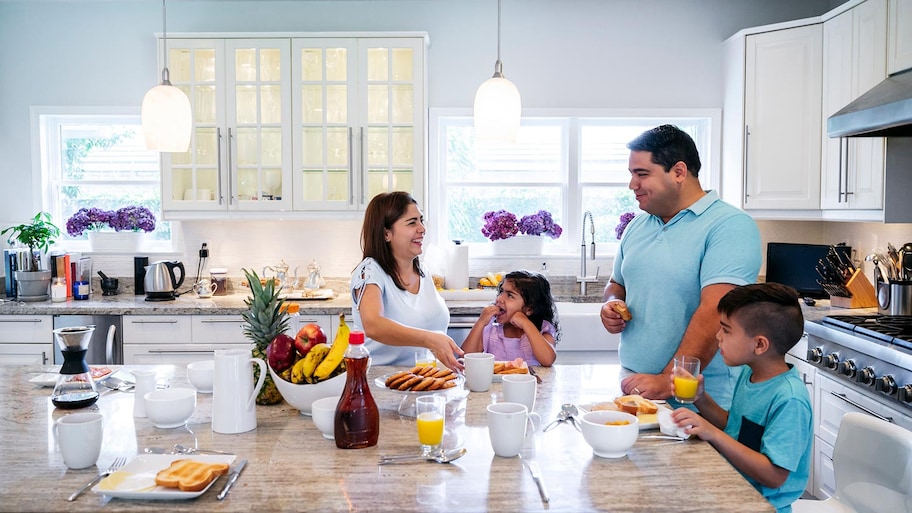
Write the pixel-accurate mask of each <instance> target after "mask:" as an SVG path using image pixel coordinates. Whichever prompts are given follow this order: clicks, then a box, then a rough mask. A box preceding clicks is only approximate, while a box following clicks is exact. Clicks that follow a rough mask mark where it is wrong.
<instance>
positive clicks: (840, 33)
mask: <svg viewBox="0 0 912 513" xmlns="http://www.w3.org/2000/svg"><path fill="white" fill-rule="evenodd" d="M886 27H887V0H867V1H866V2H863V3H861V4H859V5H857V6H855V7H854V8H852V9H850V10H848V11H846V12H844V13H842V14H840V15H838V16H836V17H835V18H832V19H829V20H827V21H826V22H824V24H823V38H824V42H823V53H824V64H823V74H824V80H823V117H822V126H823V136H822V148H823V160H822V165H821V198H820V206H821V208H823V209H875V210H876V209H882V208H883V179H884V139H883V138H882V137H857V138H830V137H828V136H827V134H826V123H827V118H828V117H830V116H831V115H833V114H835V113H836V112H837V111H838V110H840V109H842V108H843V107H845V106H846V105H848V104H849V102H851V101H852V100H854V99H855V98H857V97H858V96H860V95H861V94H863V93H865V92H867V91H868V90H869V89H871V88H872V87H874V86H875V85H877V84H878V83H880V81H882V80H883V79H884V78H886V76H887V74H886V55H887V53H886V46H887V40H886Z"/></svg>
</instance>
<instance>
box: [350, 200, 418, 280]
mask: <svg viewBox="0 0 912 513" xmlns="http://www.w3.org/2000/svg"><path fill="white" fill-rule="evenodd" d="M417 204H418V202H417V201H415V198H413V197H412V195H411V194H409V193H407V192H403V191H393V192H384V193H380V194H378V195H376V196H374V197H373V199H371V200H370V203H368V205H367V210H365V211H364V223H363V224H362V225H361V258H362V259H364V258H367V257H371V258H373V259H374V260H376V261H377V263H378V264H380V267H381V268H382V269H383V270H384V271H385V272H386V274H388V275H389V276H390V278H392V279H393V283H395V284H396V286H397V287H399V289H401V290H405V285H404V284H403V283H402V280H400V279H399V273H397V272H396V260H395V259H394V258H393V250H392V249H391V248H390V244H389V242H387V241H386V234H385V233H384V231H385V230H391V229H392V228H393V224H394V223H395V222H396V221H398V220H399V218H401V217H402V216H404V215H405V213H406V211H407V210H408V206H409V205H417ZM412 268H413V269H414V270H415V272H416V273H418V276H421V277H422V278H423V277H424V273H423V272H421V266H420V265H419V264H418V257H415V259H414V260H413V261H412Z"/></svg>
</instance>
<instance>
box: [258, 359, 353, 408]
mask: <svg viewBox="0 0 912 513" xmlns="http://www.w3.org/2000/svg"><path fill="white" fill-rule="evenodd" d="M269 374H270V375H271V376H272V380H273V381H275V384H276V387H277V388H278V389H279V393H280V394H282V397H283V398H284V399H285V402H287V403H288V404H290V405H292V406H294V407H295V408H297V409H299V410H301V413H303V414H304V415H310V405H311V404H312V403H313V402H314V401H316V400H317V399H322V398H324V397H335V398H337V399H338V398H339V397H341V396H342V389H343V388H345V378H346V376H347V374H346V373H345V372H343V373H342V374H339V375H338V376H336V377H334V378H330V379H327V380H326V381H321V382H319V383H314V384H308V383H301V384H295V383H290V382H288V381H285V380H284V379H282V376H279V373H277V372H276V371H274V370H273V369H272V366H271V365H270V366H269Z"/></svg>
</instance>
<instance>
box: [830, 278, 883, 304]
mask: <svg viewBox="0 0 912 513" xmlns="http://www.w3.org/2000/svg"><path fill="white" fill-rule="evenodd" d="M845 287H846V288H847V289H848V290H849V292H851V293H852V297H841V296H830V305H831V306H837V307H839V308H874V307H876V306H877V294H876V293H875V292H874V286H873V285H871V281H870V280H868V277H867V276H865V274H864V273H863V272H862V271H861V269H858V270H857V271H855V273H854V274H853V275H852V277H851V278H849V281H847V282H846V284H845Z"/></svg>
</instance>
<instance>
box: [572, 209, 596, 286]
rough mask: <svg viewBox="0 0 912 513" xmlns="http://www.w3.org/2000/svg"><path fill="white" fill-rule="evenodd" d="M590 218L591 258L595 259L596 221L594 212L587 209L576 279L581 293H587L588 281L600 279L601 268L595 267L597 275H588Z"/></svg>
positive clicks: (584, 215) (584, 214)
mask: <svg viewBox="0 0 912 513" xmlns="http://www.w3.org/2000/svg"><path fill="white" fill-rule="evenodd" d="M587 217H588V218H589V233H591V234H592V245H591V249H590V253H591V258H592V260H595V222H594V221H593V218H592V212H590V211H589V210H587V211H586V212H584V213H583V226H582V234H583V240H582V243H581V244H580V275H579V276H577V277H576V281H577V282H579V284H580V295H582V296H585V295H586V283H591V282H596V281H598V273H599V268H598V267H596V269H595V276H587V275H586V218H587Z"/></svg>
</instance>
